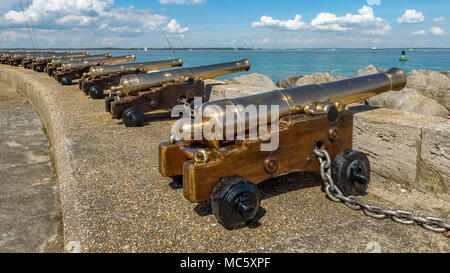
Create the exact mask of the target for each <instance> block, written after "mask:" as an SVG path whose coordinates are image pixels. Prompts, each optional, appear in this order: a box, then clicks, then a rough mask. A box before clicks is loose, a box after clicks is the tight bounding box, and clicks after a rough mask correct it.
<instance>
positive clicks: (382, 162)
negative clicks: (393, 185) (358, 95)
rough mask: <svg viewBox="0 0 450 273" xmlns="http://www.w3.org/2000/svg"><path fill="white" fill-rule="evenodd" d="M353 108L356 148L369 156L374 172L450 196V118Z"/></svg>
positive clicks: (388, 178)
mask: <svg viewBox="0 0 450 273" xmlns="http://www.w3.org/2000/svg"><path fill="white" fill-rule="evenodd" d="M351 110H352V111H353V112H355V118H354V127H353V128H354V129H353V147H354V149H357V150H360V151H362V152H364V153H366V154H367V155H368V157H369V159H370V164H371V170H372V172H373V173H374V174H376V175H377V176H379V177H381V178H384V179H385V180H386V183H390V182H391V181H396V182H399V183H402V184H405V185H407V186H409V187H412V188H416V189H420V190H424V191H426V192H429V193H433V194H436V195H439V196H441V197H445V198H446V199H450V191H449V187H450V179H449V177H450V170H449V168H448V166H450V123H449V121H446V120H445V119H442V118H437V117H431V116H424V115H418V114H414V113H405V112H401V111H397V110H391V109H384V108H380V109H371V108H370V107H369V106H360V107H354V108H351Z"/></svg>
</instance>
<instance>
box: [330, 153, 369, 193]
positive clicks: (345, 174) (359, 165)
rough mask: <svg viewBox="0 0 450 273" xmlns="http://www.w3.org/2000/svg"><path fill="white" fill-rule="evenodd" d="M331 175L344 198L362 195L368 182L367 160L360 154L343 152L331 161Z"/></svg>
mask: <svg viewBox="0 0 450 273" xmlns="http://www.w3.org/2000/svg"><path fill="white" fill-rule="evenodd" d="M331 175H332V177H333V180H334V183H335V184H336V186H337V187H338V188H339V189H340V190H341V191H342V193H343V194H344V195H345V196H350V195H353V196H360V195H364V194H365V193H366V190H367V187H368V186H369V182H370V163H369V159H368V158H367V156H366V155H365V154H364V153H362V152H359V151H355V150H345V151H343V152H341V153H339V154H338V155H337V156H336V158H335V159H334V160H333V162H332V164H331Z"/></svg>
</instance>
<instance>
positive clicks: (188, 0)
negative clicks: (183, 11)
mask: <svg viewBox="0 0 450 273" xmlns="http://www.w3.org/2000/svg"><path fill="white" fill-rule="evenodd" d="M159 3H161V4H163V5H167V4H177V5H198V4H203V3H206V0H159Z"/></svg>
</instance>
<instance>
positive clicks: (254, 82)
mask: <svg viewBox="0 0 450 273" xmlns="http://www.w3.org/2000/svg"><path fill="white" fill-rule="evenodd" d="M231 82H232V83H234V84H242V85H247V86H255V87H262V88H264V89H270V88H272V89H277V86H276V85H275V84H274V83H273V81H272V80H271V79H270V78H269V77H268V76H266V75H262V74H258V73H253V74H246V75H242V76H239V77H235V78H234V79H233V80H232V81H231Z"/></svg>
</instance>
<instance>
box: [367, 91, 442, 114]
mask: <svg viewBox="0 0 450 273" xmlns="http://www.w3.org/2000/svg"><path fill="white" fill-rule="evenodd" d="M367 101H368V102H369V104H370V105H372V106H379V107H384V108H389V109H395V110H401V111H404V112H412V113H416V114H423V115H427V116H438V117H446V116H447V115H448V110H447V109H446V108H445V107H444V106H442V105H440V104H439V103H437V102H436V101H435V100H433V99H431V98H428V97H426V96H424V95H422V94H420V93H419V92H418V91H416V90H414V89H410V88H405V89H403V90H401V91H391V92H386V93H383V94H380V95H378V96H375V97H372V98H369V99H368V100H367Z"/></svg>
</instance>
